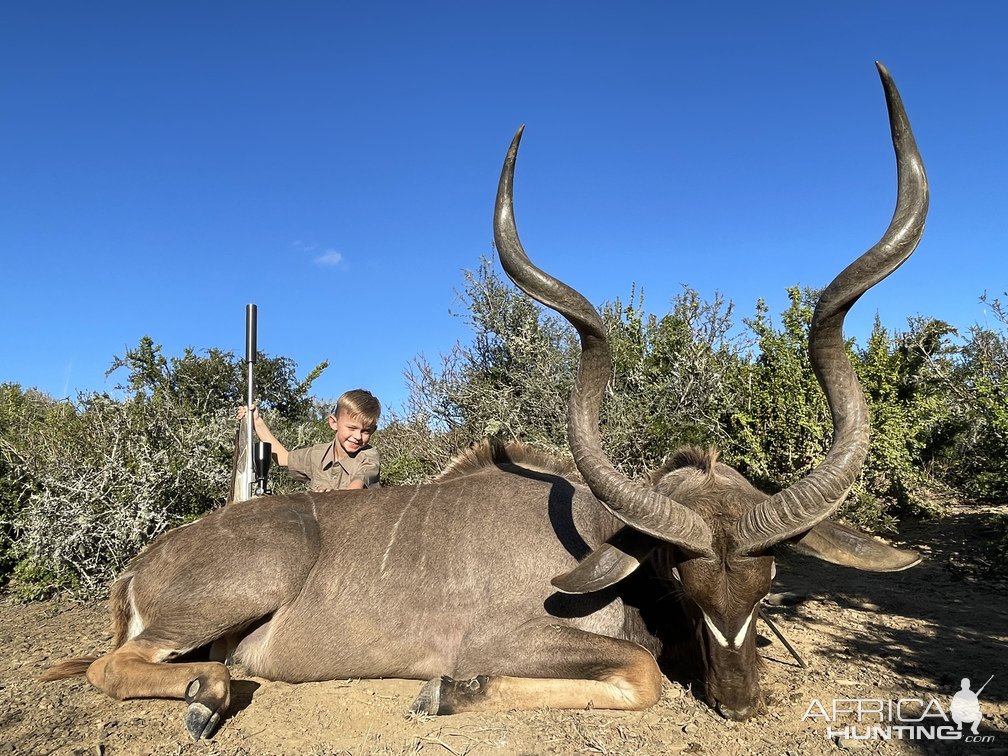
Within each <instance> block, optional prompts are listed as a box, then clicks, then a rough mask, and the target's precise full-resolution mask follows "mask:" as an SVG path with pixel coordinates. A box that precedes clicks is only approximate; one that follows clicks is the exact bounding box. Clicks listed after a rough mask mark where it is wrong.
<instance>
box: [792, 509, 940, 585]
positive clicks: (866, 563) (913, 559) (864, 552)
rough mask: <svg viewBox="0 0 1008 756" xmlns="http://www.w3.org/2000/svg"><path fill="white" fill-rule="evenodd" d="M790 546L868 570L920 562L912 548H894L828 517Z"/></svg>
mask: <svg viewBox="0 0 1008 756" xmlns="http://www.w3.org/2000/svg"><path fill="white" fill-rule="evenodd" d="M790 545H791V547H792V548H793V549H794V550H795V551H797V552H798V553H799V554H805V555H806V556H813V557H816V558H817V559H822V560H823V561H824V562H830V563H832V564H839V565H842V566H844V567H854V568H855V569H858V570H867V571H869V572H899V571H900V570H905V569H907V568H909V567H913V566H914V565H915V564H918V563H919V562H920V561H921V556H920V554H918V553H917V552H916V551H910V550H909V549H897V548H895V547H894V546H890V545H889V544H887V543H884V542H883V541H881V540H879V539H878V538H875V537H874V536H870V535H868V534H867V533H862V532H860V531H857V530H854V529H853V528H848V527H847V526H846V525H841V524H840V523H838V522H833V521H832V520H823V521H822V522H820V523H819V524H818V525H816V526H815V527H814V528H812V530H810V531H809V532H808V533H806V534H805V535H803V536H802V537H801V538H799V539H797V540H795V541H791V542H790Z"/></svg>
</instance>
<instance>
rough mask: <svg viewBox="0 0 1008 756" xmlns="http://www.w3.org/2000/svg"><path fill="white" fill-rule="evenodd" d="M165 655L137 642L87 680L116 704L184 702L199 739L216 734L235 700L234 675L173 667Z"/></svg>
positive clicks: (209, 667) (97, 666)
mask: <svg viewBox="0 0 1008 756" xmlns="http://www.w3.org/2000/svg"><path fill="white" fill-rule="evenodd" d="M167 653H168V652H166V651H165V649H163V648H160V647H158V646H156V645H154V644H151V643H149V642H144V641H143V640H139V639H134V640H131V641H128V642H126V643H125V644H123V645H122V646H120V647H119V648H117V649H116V650H115V651H112V652H111V653H108V654H105V656H102V657H101V658H99V659H97V660H96V661H94V662H93V663H92V664H91V666H90V667H88V670H87V678H88V680H89V681H90V682H91V684H92V685H94V686H95V687H97V688H99V689H101V690H103V691H104V692H105V693H107V694H108V695H110V696H112V697H113V698H118V699H120V700H121V699H126V698H181V699H184V700H185V702H186V703H187V704H188V705H189V706H188V708H187V709H186V716H185V725H186V729H187V730H188V731H189V734H190V735H192V736H193V738H194V739H196V740H199V739H200V738H206V737H209V736H211V735H212V734H213V733H214V730H216V729H217V726H218V725H219V724H220V720H221V717H222V716H223V715H224V712H225V711H226V710H227V707H228V703H229V702H230V698H231V675H230V674H229V673H228V670H227V667H225V666H224V665H223V664H220V663H218V662H188V663H178V664H170V663H167V662H162V661H160V659H163V658H165V656H167Z"/></svg>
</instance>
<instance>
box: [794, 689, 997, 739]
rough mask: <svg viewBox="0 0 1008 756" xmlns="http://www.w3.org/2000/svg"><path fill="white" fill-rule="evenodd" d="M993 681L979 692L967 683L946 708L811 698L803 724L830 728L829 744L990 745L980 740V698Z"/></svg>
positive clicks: (910, 701) (931, 702)
mask: <svg viewBox="0 0 1008 756" xmlns="http://www.w3.org/2000/svg"><path fill="white" fill-rule="evenodd" d="M993 679H994V675H991V676H990V677H989V678H987V682H985V683H984V684H983V685H981V686H980V687H979V688H978V689H977V690H976V692H974V691H973V690H972V689H971V688H970V680H969V678H968V677H964V678H963V679H962V682H961V683H960V689H959V691H958V692H957V693H956V694H955V695H953V696H952V697H951V700H950V701H949V703H948V704H947V705H946V706H943V705H942V703H941V701H939V700H938V699H937V698H930V699H926V700H925V699H922V698H900V699H898V700H893V699H883V698H834V699H833V700H832V701H831V702H827V703H824V702H823V701H820V700H819V699H818V698H813V699H812V702H811V703H810V704H809V706H808V708H807V709H806V710H805V715H804V716H803V717H802V721H803V722H805V721H813V722H814V721H818V720H822V722H823V723H824V724H825V725H826V738H827V739H828V740H832V739H834V738H840V739H843V740H892V739H897V740H959V741H962V742H965V743H990V742H992V741H993V740H994V736H993V735H981V734H980V729H979V728H980V721H981V720H982V719H983V712H982V711H981V708H980V694H981V693H982V692H983V689H984V688H986V687H987V684H988V683H989V682H990V681H991V680H993Z"/></svg>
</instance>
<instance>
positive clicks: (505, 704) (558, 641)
mask: <svg viewBox="0 0 1008 756" xmlns="http://www.w3.org/2000/svg"><path fill="white" fill-rule="evenodd" d="M489 652H490V649H482V650H480V651H478V652H477V653H476V654H475V655H474V656H475V657H476V658H479V657H484V660H483V661H482V662H478V663H480V664H481V666H483V668H484V669H489V668H494V669H498V670H501V672H503V673H504V674H495V675H476V676H475V677H471V678H469V679H464V680H456V679H454V678H453V677H447V676H443V677H439V678H435V679H433V680H430V681H429V682H428V683H426V684H425V685H424V687H423V689H422V690H421V691H420V695H419V696H418V697H417V699H416V700H415V701H414V702H413V705H412V706H411V707H410V711H411V712H413V713H417V714H431V715H433V714H456V713H460V712H463V711H484V710H494V709H538V708H541V707H547V708H551V709H586V708H597V709H624V710H626V709H630V710H633V709H646V708H648V707H649V706H652V705H653V704H655V703H656V702H657V701H658V699H659V698H660V697H661V690H662V674H661V671H660V670H659V669H658V664H657V662H656V661H655V658H654V657H653V656H652V655H651V654H650V653H649V652H648V651H647V650H645V649H644V648H643V647H641V646H639V645H637V644H636V643H632V642H630V641H624V640H618V639H616V638H609V637H606V636H601V635H595V634H594V633H589V632H585V631H583V630H578V629H576V628H572V627H569V626H567V625H563V624H555V623H552V622H551V623H546V624H542V623H536V624H535V625H534V626H532V627H525V628H523V629H521V630H519V631H518V633H516V635H514V636H512V637H511V638H509V639H505V640H504V641H503V642H500V643H496V644H494V648H493V650H492V655H493V657H495V658H492V657H491V656H490V653H489ZM459 668H460V670H463V671H464V670H467V669H472V662H470V663H462V664H460V667H459ZM460 676H466V675H460Z"/></svg>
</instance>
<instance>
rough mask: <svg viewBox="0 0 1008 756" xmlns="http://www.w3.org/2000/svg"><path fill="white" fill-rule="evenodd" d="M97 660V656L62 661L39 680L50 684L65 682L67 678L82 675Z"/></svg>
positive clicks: (40, 676) (44, 673)
mask: <svg viewBox="0 0 1008 756" xmlns="http://www.w3.org/2000/svg"><path fill="white" fill-rule="evenodd" d="M97 658H98V657H97V656H78V657H77V658H75V659H64V660H63V661H61V662H59V663H58V664H55V665H53V666H52V667H49V669H47V670H46V671H45V672H43V673H42V674H41V675H39V680H42V682H50V681H52V680H65V679H66V678H68V677H77V676H78V675H83V674H84V673H85V672H87V670H88V667H90V666H91V663H92V662H93V661H94V660H95V659H97Z"/></svg>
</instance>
